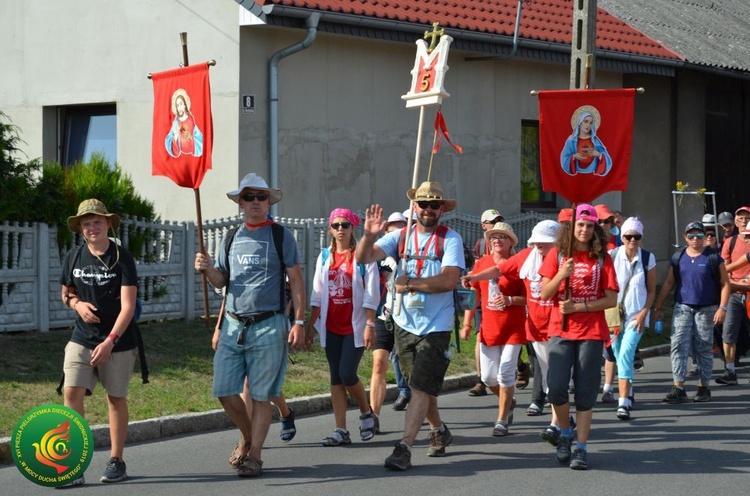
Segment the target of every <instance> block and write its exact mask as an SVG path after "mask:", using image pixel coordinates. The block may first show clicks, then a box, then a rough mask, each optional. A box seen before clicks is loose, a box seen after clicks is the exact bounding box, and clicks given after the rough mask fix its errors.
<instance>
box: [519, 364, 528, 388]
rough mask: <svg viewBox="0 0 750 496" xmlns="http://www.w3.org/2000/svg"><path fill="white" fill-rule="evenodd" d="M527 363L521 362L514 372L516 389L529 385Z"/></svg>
mask: <svg viewBox="0 0 750 496" xmlns="http://www.w3.org/2000/svg"><path fill="white" fill-rule="evenodd" d="M530 368H531V367H529V364H528V363H526V362H523V364H522V365H521V366H520V367H518V370H517V372H516V389H525V388H526V386H528V385H529V374H530V372H529V369H530Z"/></svg>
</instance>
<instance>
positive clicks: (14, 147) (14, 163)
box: [0, 112, 40, 222]
mask: <svg viewBox="0 0 750 496" xmlns="http://www.w3.org/2000/svg"><path fill="white" fill-rule="evenodd" d="M21 143H23V140H22V139H21V137H20V134H19V129H18V128H17V127H16V126H15V125H14V124H12V123H11V121H10V118H8V116H7V115H5V114H4V113H3V112H0V221H4V220H17V221H22V222H23V221H26V222H34V221H36V220H38V210H37V205H36V199H37V191H36V189H35V182H34V181H35V179H34V178H35V176H37V175H38V173H39V170H40V164H39V162H38V161H35V160H32V161H30V162H22V161H21V160H19V156H21V155H22V152H21V151H20V149H19V145H20V144H21Z"/></svg>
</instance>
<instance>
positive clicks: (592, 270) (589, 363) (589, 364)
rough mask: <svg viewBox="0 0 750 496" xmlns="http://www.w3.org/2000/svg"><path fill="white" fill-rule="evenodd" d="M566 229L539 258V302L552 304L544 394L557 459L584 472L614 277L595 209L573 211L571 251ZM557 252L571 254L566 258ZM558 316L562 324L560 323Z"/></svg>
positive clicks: (586, 207)
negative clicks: (572, 419) (571, 399)
mask: <svg viewBox="0 0 750 496" xmlns="http://www.w3.org/2000/svg"><path fill="white" fill-rule="evenodd" d="M569 229H570V227H568V225H567V224H563V227H562V228H561V229H560V237H559V252H558V248H553V249H552V251H550V253H549V255H547V257H546V258H545V259H544V262H543V263H542V266H541V268H540V269H539V275H540V276H542V291H541V295H540V296H541V298H542V299H545V300H549V299H553V298H554V299H555V300H556V302H557V305H556V307H555V309H554V310H553V312H552V316H551V318H550V325H549V328H548V335H549V338H550V339H549V373H548V375H547V379H548V387H549V395H548V399H549V401H550V402H551V403H552V408H554V410H555V414H556V415H557V418H558V421H559V422H560V439H559V441H558V443H557V453H556V456H557V460H558V461H559V462H560V463H567V462H568V461H570V468H572V469H576V470H586V469H587V468H588V457H587V451H586V450H587V446H586V443H587V441H588V437H589V430H590V429H591V418H592V408H593V407H594V404H595V403H596V395H597V393H598V391H599V383H600V380H601V379H600V377H601V365H602V362H601V360H602V351H603V349H604V342H605V341H607V340H608V339H609V328H608V327H607V321H606V319H605V318H604V309H606V308H610V307H613V306H615V305H616V304H617V292H618V286H617V276H616V274H615V267H614V263H613V262H612V258H611V257H610V256H609V254H608V253H607V250H606V245H607V240H606V238H605V236H604V231H603V230H602V228H601V227H600V226H599V224H598V218H597V215H596V210H595V209H594V207H593V206H591V205H588V204H581V205H579V206H578V207H577V208H576V216H575V224H574V225H573V226H572V229H573V235H574V240H573V246H572V247H571V246H570V243H571V240H570V230H569ZM558 253H572V257H570V258H567V259H565V257H561V256H560V255H559V254H558ZM568 277H570V297H569V298H567V299H566V298H565V295H564V293H565V279H566V278H568ZM563 316H564V317H565V320H566V321H565V322H563ZM571 369H572V372H573V377H574V379H573V381H574V385H575V403H576V423H577V424H578V429H577V433H578V439H577V443H576V448H575V450H574V451H573V453H572V457H571V444H572V438H573V429H572V428H571V426H570V423H569V419H568V415H569V412H570V405H569V403H568V384H569V382H570V376H571Z"/></svg>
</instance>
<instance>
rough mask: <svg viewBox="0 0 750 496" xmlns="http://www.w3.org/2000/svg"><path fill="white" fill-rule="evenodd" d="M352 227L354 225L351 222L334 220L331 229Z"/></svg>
mask: <svg viewBox="0 0 750 496" xmlns="http://www.w3.org/2000/svg"><path fill="white" fill-rule="evenodd" d="M350 227H352V223H351V222H334V223H333V224H331V229H333V230H334V231H338V230H339V229H349V228H350Z"/></svg>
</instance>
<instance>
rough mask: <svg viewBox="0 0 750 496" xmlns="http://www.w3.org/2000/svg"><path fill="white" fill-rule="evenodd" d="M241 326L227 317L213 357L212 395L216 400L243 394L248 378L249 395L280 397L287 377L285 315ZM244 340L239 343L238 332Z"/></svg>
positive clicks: (238, 322) (255, 398)
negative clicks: (242, 333) (243, 336)
mask: <svg viewBox="0 0 750 496" xmlns="http://www.w3.org/2000/svg"><path fill="white" fill-rule="evenodd" d="M242 325H243V324H242V323H241V322H240V321H238V320H235V319H233V318H232V317H230V316H228V315H227V316H226V317H225V318H224V319H223V321H222V323H221V329H220V333H221V334H220V336H219V344H218V346H217V347H216V354H215V355H214V382H213V395H214V397H216V398H223V397H226V396H233V395H236V394H240V393H241V392H242V389H243V387H244V383H245V377H247V384H248V388H249V389H250V395H251V396H252V398H253V399H254V400H256V401H268V400H269V399H270V398H274V397H276V396H278V395H279V394H281V386H282V384H283V383H284V377H285V376H286V366H287V358H288V356H289V355H288V354H289V352H288V347H287V338H288V336H289V331H288V326H287V321H286V316H285V315H284V314H281V313H279V314H276V315H274V316H273V317H270V318H268V319H266V320H263V321H261V322H258V323H257V324H253V325H250V326H248V327H247V328H245V329H244V330H243V329H242ZM238 332H244V334H245V340H244V343H243V344H241V345H238V344H237V333H238Z"/></svg>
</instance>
